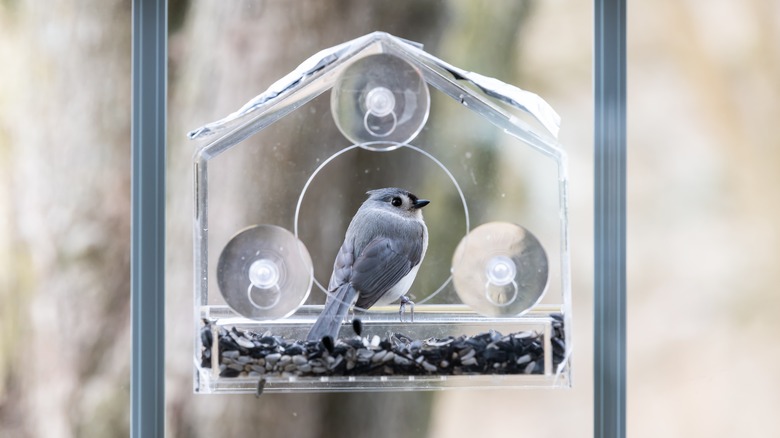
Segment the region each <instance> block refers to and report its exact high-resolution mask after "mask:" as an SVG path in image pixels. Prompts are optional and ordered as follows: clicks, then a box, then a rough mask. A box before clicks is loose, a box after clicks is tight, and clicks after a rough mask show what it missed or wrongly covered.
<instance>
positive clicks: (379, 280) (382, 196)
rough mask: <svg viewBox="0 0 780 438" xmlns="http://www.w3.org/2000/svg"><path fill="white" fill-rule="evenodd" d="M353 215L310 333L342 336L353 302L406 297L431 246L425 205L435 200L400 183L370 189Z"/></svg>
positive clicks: (319, 336) (369, 303)
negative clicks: (415, 192) (427, 198)
mask: <svg viewBox="0 0 780 438" xmlns="http://www.w3.org/2000/svg"><path fill="white" fill-rule="evenodd" d="M367 194H368V195H369V196H368V199H366V201H365V202H363V205H361V206H360V208H359V209H358V211H357V213H355V217H353V218H352V222H350V224H349V227H348V228H347V234H346V235H345V236H344V243H342V244H341V249H339V253H338V255H336V261H335V262H334V263H333V273H332V274H331V277H330V283H329V285H328V298H327V299H326V300H325V308H324V309H323V311H322V313H321V314H320V316H319V317H318V318H317V321H316V322H315V323H314V325H313V326H312V328H311V330H310V331H309V334H308V336H307V337H306V339H308V340H319V339H322V338H323V337H324V336H330V337H331V338H333V339H336V337H337V336H338V333H339V327H340V326H341V322H342V320H343V319H344V317H345V316H346V314H347V311H348V310H349V308H350V306H352V305H353V304H355V305H356V306H357V307H360V308H362V309H368V308H369V307H371V306H373V305H374V304H378V305H386V304H390V303H392V302H393V301H395V300H397V299H399V298H401V299H402V304H401V305H402V306H403V304H404V303H406V302H409V301H408V299H406V297H404V295H405V294H406V292H407V291H408V290H409V287H411V285H412V282H413V281H414V277H415V276H416V275H417V271H418V269H419V268H420V263H421V262H422V259H423V257H424V256H425V250H426V249H427V248H428V228H427V227H426V226H425V222H424V221H423V217H422V211H421V210H420V209H421V208H423V207H425V206H426V205H428V203H429V202H430V201H428V200H426V199H418V198H417V196H415V195H413V194H411V193H409V192H408V191H406V190H403V189H398V188H386V189H377V190H371V191H369V192H367Z"/></svg>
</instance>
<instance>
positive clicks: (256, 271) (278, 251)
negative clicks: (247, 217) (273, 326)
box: [217, 225, 313, 319]
mask: <svg viewBox="0 0 780 438" xmlns="http://www.w3.org/2000/svg"><path fill="white" fill-rule="evenodd" d="M312 279H313V275H312V263H311V258H310V257H309V253H308V251H307V250H306V247H305V246H304V245H303V243H302V242H301V241H299V240H298V239H296V238H295V236H294V235H293V234H292V233H290V232H289V231H287V230H285V229H284V228H281V227H277V226H274V225H258V226H254V227H250V228H247V229H245V230H243V231H241V232H239V233H238V234H236V235H235V236H233V238H232V239H230V242H228V244H227V245H225V248H224V249H223V250H222V253H221V254H220V256H219V262H218V264H217V284H218V285H219V290H220V292H221V293H222V296H223V297H224V298H225V302H227V304H228V306H230V307H231V308H232V309H233V310H235V311H236V312H238V313H239V314H241V315H243V316H245V317H247V318H252V319H274V318H282V317H285V316H289V315H290V314H292V313H293V312H294V311H295V310H296V309H297V308H298V307H300V305H301V304H303V302H304V301H305V300H306V297H307V296H308V295H309V291H310V290H311V284H312Z"/></svg>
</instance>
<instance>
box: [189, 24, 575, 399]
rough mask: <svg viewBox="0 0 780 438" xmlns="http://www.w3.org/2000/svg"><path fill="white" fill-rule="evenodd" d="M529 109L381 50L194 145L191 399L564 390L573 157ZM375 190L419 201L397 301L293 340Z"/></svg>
mask: <svg viewBox="0 0 780 438" xmlns="http://www.w3.org/2000/svg"><path fill="white" fill-rule="evenodd" d="M558 125H559V118H558V116H557V114H556V113H555V112H554V111H553V110H552V108H551V107H550V106H549V105H547V103H546V102H545V101H544V100H542V99H541V98H540V97H539V96H537V95H535V94H532V93H529V92H526V91H523V90H520V89H518V88H516V87H514V86H511V85H508V84H505V83H503V82H501V81H498V80H496V79H492V78H488V77H485V76H482V75H479V74H476V73H472V72H467V71H464V70H461V69H459V68H457V67H454V66H452V65H450V64H447V63H446V62H444V61H442V60H440V59H438V58H436V57H434V56H432V55H430V54H428V53H426V52H425V51H423V50H422V47H421V46H420V45H418V44H416V43H413V42H409V41H406V40H403V39H400V38H397V37H394V36H392V35H389V34H386V33H381V32H376V33H372V34H369V35H366V36H364V37H361V38H358V39H356V40H353V41H350V42H347V43H344V44H341V45H339V46H336V47H333V48H330V49H326V50H323V51H321V52H320V53H318V54H316V55H314V56H313V57H311V58H309V59H308V60H306V61H305V62H304V63H303V64H301V65H300V66H299V67H298V68H297V69H295V70H294V71H293V72H291V73H290V74H288V75H286V76H285V77H283V78H282V79H280V80H279V81H278V82H276V83H275V84H273V85H272V86H271V87H270V88H269V89H268V90H267V91H265V92H264V93H262V94H260V95H259V96H257V97H256V98H254V99H253V100H251V101H250V102H248V103H247V104H246V105H244V106H243V107H242V108H241V109H239V110H238V111H236V112H235V113H233V114H230V115H229V116H227V117H225V118H224V119H222V120H220V121H217V122H214V123H210V124H208V125H205V126H203V127H201V128H199V129H197V130H195V131H193V132H191V133H190V138H193V139H202V138H209V139H212V138H213V140H211V141H210V142H207V143H204V144H203V145H202V146H200V147H199V149H198V150H197V152H196V154H195V158H194V161H195V179H194V181H195V217H194V270H195V271H194V272H195V275H194V279H195V284H194V292H195V309H194V310H195V332H194V334H195V342H194V344H195V370H194V371H195V390H196V391H197V392H201V393H235V392H256V391H258V389H262V390H264V391H322V390H325V391H353V390H410V389H445V388H459V387H490V386H493V387H531V386H536V387H539V386H541V387H568V386H569V385H570V382H571V380H570V375H571V369H570V360H569V359H570V354H571V302H570V301H571V298H570V294H571V291H570V281H569V276H570V273H569V244H568V234H567V227H568V225H567V202H568V201H567V174H566V155H565V153H564V152H563V150H562V149H561V148H560V146H559V145H558V143H557V141H556V137H557V131H558ZM379 187H403V188H405V189H408V190H409V191H411V192H413V193H415V194H417V195H419V196H420V197H424V198H426V199H430V200H431V204H430V206H428V207H426V208H425V211H424V215H425V221H426V223H427V226H428V229H429V233H430V237H429V242H430V243H429V247H428V251H427V255H426V256H425V259H424V261H423V263H422V265H421V267H420V270H419V273H418V275H417V278H416V280H415V283H414V284H413V285H412V287H411V289H410V291H409V293H408V295H407V296H408V297H409V298H410V299H411V300H412V301H413V302H414V303H415V306H414V312H413V315H409V314H408V313H407V314H406V315H405V316H404V317H402V316H401V315H399V308H398V305H397V304H392V305H388V306H378V307H371V308H369V309H355V310H353V311H352V312H350V314H349V316H348V318H347V320H345V321H344V323H343V324H342V328H341V330H340V336H339V337H338V338H337V339H330V338H325V339H322V340H315V341H306V340H305V339H306V334H307V332H308V330H309V328H310V327H311V326H312V324H313V323H314V321H315V319H316V318H317V316H318V315H319V314H320V312H321V311H322V307H323V306H322V303H323V302H324V300H325V297H326V293H327V291H326V287H327V285H328V280H329V276H330V272H331V269H332V266H333V260H334V258H335V255H336V253H337V251H338V248H339V245H340V244H341V242H342V240H343V238H344V232H345V231H346V227H347V224H348V223H349V220H350V218H351V217H352V215H353V214H354V212H355V210H356V209H357V207H358V206H359V205H360V203H362V202H363V200H364V199H365V196H364V193H365V192H366V191H368V190H371V189H376V188H379Z"/></svg>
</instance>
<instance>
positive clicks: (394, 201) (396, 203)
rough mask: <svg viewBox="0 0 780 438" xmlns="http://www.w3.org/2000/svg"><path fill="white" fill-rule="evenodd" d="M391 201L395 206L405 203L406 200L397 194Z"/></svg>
mask: <svg viewBox="0 0 780 438" xmlns="http://www.w3.org/2000/svg"><path fill="white" fill-rule="evenodd" d="M390 203H391V204H393V207H400V206H401V204H403V203H404V202H403V201H402V200H401V198H399V197H398V196H396V197H394V198H393V199H392V200H390Z"/></svg>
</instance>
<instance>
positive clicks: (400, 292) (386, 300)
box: [374, 265, 420, 306]
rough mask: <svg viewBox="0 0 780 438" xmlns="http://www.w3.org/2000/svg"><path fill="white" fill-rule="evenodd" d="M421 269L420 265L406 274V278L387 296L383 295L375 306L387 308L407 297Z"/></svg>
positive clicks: (391, 289)
mask: <svg viewBox="0 0 780 438" xmlns="http://www.w3.org/2000/svg"><path fill="white" fill-rule="evenodd" d="M419 269H420V265H417V266H415V267H414V268H412V270H411V271H409V273H408V274H406V277H404V278H402V279H401V281H399V282H398V283H396V284H395V286H393V287H391V288H390V290H388V291H387V293H386V294H384V295H382V298H380V299H378V300H377V301H376V304H374V305H375V306H386V305H388V304H390V303H392V302H394V301H397V300H398V299H399V298H401V297H402V296H404V295H406V292H408V291H409V288H410V287H412V283H414V279H415V277H417V271H418V270H419Z"/></svg>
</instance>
